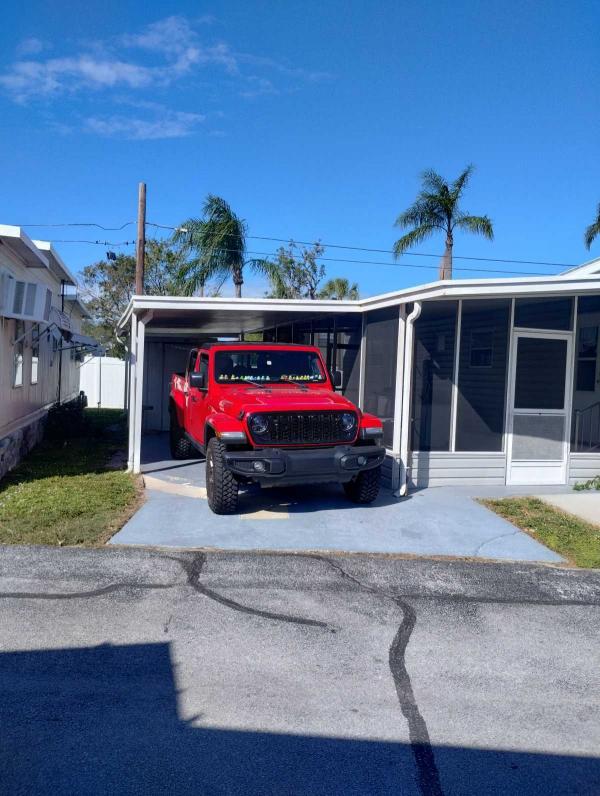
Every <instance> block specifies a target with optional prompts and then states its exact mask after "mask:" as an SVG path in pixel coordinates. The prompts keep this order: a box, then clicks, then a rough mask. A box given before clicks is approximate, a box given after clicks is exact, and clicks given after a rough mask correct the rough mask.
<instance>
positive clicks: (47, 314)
mask: <svg viewBox="0 0 600 796" xmlns="http://www.w3.org/2000/svg"><path fill="white" fill-rule="evenodd" d="M51 310H52V291H51V290H50V289H49V288H46V303H45V305H44V320H45V321H49V320H50V312H51Z"/></svg>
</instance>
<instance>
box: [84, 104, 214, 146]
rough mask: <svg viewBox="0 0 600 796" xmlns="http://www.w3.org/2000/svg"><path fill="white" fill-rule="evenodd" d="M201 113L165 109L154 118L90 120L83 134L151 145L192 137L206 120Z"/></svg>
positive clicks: (90, 118) (87, 121) (118, 117)
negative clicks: (150, 143) (164, 139)
mask: <svg viewBox="0 0 600 796" xmlns="http://www.w3.org/2000/svg"><path fill="white" fill-rule="evenodd" d="M205 118H206V117H205V116H203V115H202V114H200V113H185V112H183V111H170V110H167V109H163V111H162V112H161V113H160V114H158V113H157V114H156V115H155V116H154V117H152V118H131V117H129V116H125V115H119V114H117V115H112V116H90V117H89V118H87V119H85V121H84V130H86V131H87V132H90V133H96V134H97V135H101V136H104V137H105V138H125V139H129V140H133V141H150V140H158V139H160V138H185V137H186V136H188V135H192V133H194V132H195V131H196V128H197V127H198V125H199V124H201V123H202V122H203V121H204V120H205Z"/></svg>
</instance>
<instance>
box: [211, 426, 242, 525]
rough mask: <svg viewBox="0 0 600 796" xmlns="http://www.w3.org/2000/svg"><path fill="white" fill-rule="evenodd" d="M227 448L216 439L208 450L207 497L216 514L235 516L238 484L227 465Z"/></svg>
mask: <svg viewBox="0 0 600 796" xmlns="http://www.w3.org/2000/svg"><path fill="white" fill-rule="evenodd" d="M224 454H225V446H224V445H223V443H222V442H219V440H218V439H217V438H216V437H213V438H212V439H211V440H209V443H208V447H207V449H206V496H207V498H208V505H209V506H210V508H211V509H212V511H214V513H215V514H235V512H236V511H237V505H238V482H237V481H236V479H235V476H234V475H233V473H232V472H231V471H230V470H228V469H227V466H226V464H225V455H224Z"/></svg>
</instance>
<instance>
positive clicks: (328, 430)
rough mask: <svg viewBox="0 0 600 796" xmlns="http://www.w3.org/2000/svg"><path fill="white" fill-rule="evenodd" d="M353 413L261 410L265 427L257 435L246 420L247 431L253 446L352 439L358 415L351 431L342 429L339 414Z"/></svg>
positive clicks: (342, 441) (348, 440)
mask: <svg viewBox="0 0 600 796" xmlns="http://www.w3.org/2000/svg"><path fill="white" fill-rule="evenodd" d="M348 414H352V415H354V417H355V418H356V415H355V413H354V412H348V411H345V412H340V411H325V412H260V417H261V418H262V419H264V420H266V421H267V430H266V431H265V432H264V433H263V434H257V433H256V432H255V431H254V430H253V428H252V417H250V418H249V419H248V420H249V422H248V427H249V429H250V434H251V436H252V439H253V441H254V443H255V444H256V445H261V444H263V445H332V444H343V443H348V442H353V441H354V439H355V437H356V434H357V430H358V418H356V422H355V424H354V427H353V428H352V429H351V431H349V432H348V431H344V429H343V428H342V415H348Z"/></svg>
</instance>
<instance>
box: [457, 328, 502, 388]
mask: <svg viewBox="0 0 600 796" xmlns="http://www.w3.org/2000/svg"><path fill="white" fill-rule="evenodd" d="M477 334H489V335H490V345H486V346H482V345H480V346H474V345H473V337H474V336H475V335H477ZM495 334H496V327H495V326H487V327H484V328H483V329H471V334H470V338H469V368H474V369H477V370H479V369H485V368H487V369H491V368H492V367H493V366H494V336H495ZM474 351H479V352H481V351H489V352H490V361H489V362H488V363H487V364H485V365H475V364H473V352H474ZM458 377H459V373H458V372H457V373H456V380H457V382H458Z"/></svg>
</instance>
